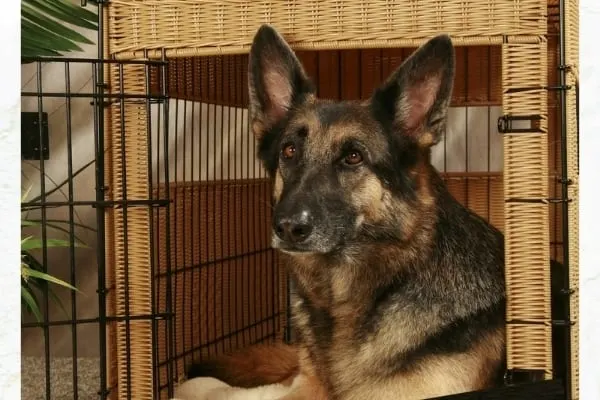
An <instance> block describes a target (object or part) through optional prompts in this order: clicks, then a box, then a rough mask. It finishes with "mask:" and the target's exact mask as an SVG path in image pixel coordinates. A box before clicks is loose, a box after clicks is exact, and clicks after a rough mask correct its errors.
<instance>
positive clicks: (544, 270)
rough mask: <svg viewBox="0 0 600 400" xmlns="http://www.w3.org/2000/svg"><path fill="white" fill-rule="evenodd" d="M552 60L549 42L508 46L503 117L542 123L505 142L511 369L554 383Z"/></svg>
mask: <svg viewBox="0 0 600 400" xmlns="http://www.w3.org/2000/svg"><path fill="white" fill-rule="evenodd" d="M547 58H548V56H547V47H546V41H545V40H541V41H540V42H539V43H537V44H516V43H510V42H509V43H506V44H505V45H504V46H503V62H504V65H503V68H502V80H503V88H504V98H503V110H504V113H505V114H509V115H514V116H528V115H539V116H540V117H541V120H540V121H539V122H538V123H537V124H534V126H537V128H538V132H537V133H526V134H505V137H504V198H505V199H506V200H507V202H506V203H505V217H506V219H505V225H504V226H505V234H506V237H505V253H506V283H507V319H508V320H509V322H510V323H509V325H508V328H507V351H508V360H507V362H508V368H523V369H542V370H545V371H546V377H547V378H550V377H551V374H552V354H551V325H550V318H551V317H550V271H549V269H550V260H549V249H548V240H549V234H548V231H549V229H548V228H549V226H548V222H549V221H548V206H547V205H546V204H545V199H547V198H548V144H547V114H546V113H547V93H546V91H545V90H544V88H543V87H544V86H545V85H547ZM512 88H519V89H522V88H528V90H524V91H523V90H518V91H510V89H512ZM511 199H515V200H517V201H516V202H513V201H511Z"/></svg>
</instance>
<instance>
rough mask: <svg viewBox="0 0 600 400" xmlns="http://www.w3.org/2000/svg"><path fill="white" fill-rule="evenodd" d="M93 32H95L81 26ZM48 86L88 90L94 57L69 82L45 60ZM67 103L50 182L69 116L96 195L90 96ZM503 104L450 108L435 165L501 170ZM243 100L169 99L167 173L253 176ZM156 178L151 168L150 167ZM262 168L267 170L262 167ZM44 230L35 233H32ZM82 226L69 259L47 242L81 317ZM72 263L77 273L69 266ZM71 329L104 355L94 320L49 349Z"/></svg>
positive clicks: (28, 106)
mask: <svg viewBox="0 0 600 400" xmlns="http://www.w3.org/2000/svg"><path fill="white" fill-rule="evenodd" d="M82 33H83V34H85V35H86V36H87V37H88V38H90V39H92V40H94V39H95V35H94V32H82ZM96 52H97V50H96V48H95V46H91V45H90V46H85V47H84V52H83V53H79V54H76V55H74V56H77V57H95V56H96ZM36 69H37V65H36V64H28V65H23V66H22V90H24V91H37V73H36ZM41 71H42V89H43V91H44V92H65V91H66V90H67V89H69V90H70V91H71V92H72V93H82V92H87V93H91V91H92V84H93V82H92V66H91V65H89V64H71V65H70V75H69V79H70V87H69V88H67V87H66V78H65V67H64V64H61V63H51V64H44V65H42V66H41ZM21 104H22V111H38V105H37V98H34V97H29V98H26V97H23V98H22V103H21ZM70 108H71V112H70V113H67V104H66V101H65V99H64V98H44V99H43V111H44V112H47V113H48V116H49V123H48V124H49V138H50V159H49V160H47V161H46V162H45V164H44V168H45V174H46V178H45V180H44V182H45V185H46V191H48V190H50V189H52V188H53V187H55V186H56V184H57V183H60V182H63V181H65V180H66V179H67V176H68V172H69V171H68V158H69V152H68V146H67V121H69V120H70V127H71V132H72V137H71V141H72V151H71V154H72V164H73V171H77V170H79V169H80V168H82V167H83V166H85V165H87V164H89V166H88V167H87V168H85V169H84V170H83V172H81V173H80V174H79V175H78V176H77V177H76V178H75V179H74V180H73V186H72V191H73V196H74V200H76V201H86V200H87V201H89V200H93V199H94V198H95V183H94V182H95V177H94V164H93V163H91V162H92V161H93V160H94V119H93V108H92V106H91V105H90V99H89V98H73V99H71V100H70ZM500 112H501V111H500V107H455V108H452V109H451V112H450V115H449V118H450V121H449V124H448V131H447V136H446V138H445V140H444V142H442V143H440V144H439V145H438V146H437V147H436V148H435V149H434V150H433V152H432V158H433V163H434V165H435V166H436V167H437V168H438V169H440V170H441V171H447V172H466V171H468V172H482V171H501V170H502V145H501V136H500V135H499V134H498V132H497V128H496V120H497V118H498V116H500ZM158 113H159V109H158V107H157V106H155V105H153V106H152V110H151V124H152V128H151V131H152V138H153V143H157V142H158V141H159V139H160V143H161V146H164V141H163V140H162V135H163V134H164V132H163V129H162V126H161V122H160V121H164V116H160V117H159V115H158ZM247 118H248V114H247V109H241V108H233V107H222V106H215V105H208V104H200V103H193V102H190V101H187V102H186V101H183V100H170V105H169V141H168V143H169V150H168V152H167V153H168V157H169V171H170V177H169V180H170V181H199V180H215V179H225V180H228V179H243V178H244V177H248V176H256V174H255V172H254V171H257V169H259V170H260V169H261V167H260V165H259V164H258V163H255V162H253V161H251V160H253V159H254V157H253V153H254V151H255V143H254V139H253V137H252V135H251V134H250V133H249V132H248V124H247ZM162 153H163V150H158V148H157V147H155V148H154V149H153V153H152V154H153V157H152V158H153V164H154V167H153V168H154V169H156V168H157V163H160V164H158V165H163V161H164V157H163V154H162ZM153 176H154V177H156V175H155V174H153ZM261 176H264V173H262V172H261ZM40 182H41V179H40V171H39V162H36V161H23V162H22V188H23V191H25V190H27V189H28V188H29V187H32V189H31V192H30V194H29V197H28V199H31V198H33V197H35V196H38V195H39V194H40ZM68 192H69V186H68V185H65V186H64V187H63V188H62V190H60V191H57V192H56V193H54V194H52V195H51V196H50V197H49V198H48V199H47V200H48V201H65V200H67V199H68ZM39 216H40V213H39V211H35V212H30V213H29V215H28V217H29V218H39ZM47 218H48V219H60V220H68V218H69V210H68V208H67V207H58V208H49V209H48V211H47ZM74 219H75V222H76V223H79V224H83V225H86V226H89V227H92V228H95V227H96V209H94V208H92V207H89V206H80V207H75V208H74ZM32 233H34V234H36V235H39V232H32ZM48 234H49V236H48V237H50V238H66V235H64V234H62V233H61V232H57V231H53V230H49V231H48ZM76 235H77V236H78V237H79V238H80V239H81V240H83V241H84V242H85V243H86V244H87V245H88V246H89V248H82V249H76V250H75V258H74V259H73V260H72V259H71V256H70V252H69V250H68V249H61V248H52V249H49V250H48V260H47V263H48V269H49V272H50V273H51V274H53V275H56V276H57V277H59V278H60V279H64V280H67V281H69V280H70V279H71V275H72V274H74V276H75V285H76V286H77V287H78V288H79V289H80V290H81V292H82V293H81V294H77V295H76V296H75V297H76V318H78V319H90V320H92V321H93V320H94V319H95V318H96V317H97V314H98V302H97V293H96V288H97V274H98V268H97V261H96V251H95V250H96V248H97V244H96V237H95V233H94V232H91V231H89V230H86V229H81V228H76ZM72 270H73V271H74V273H73V272H72ZM56 293H57V295H58V297H59V298H60V299H61V301H62V303H63V304H64V305H65V308H66V310H67V313H68V314H67V315H65V313H64V312H63V311H62V310H61V309H60V308H59V307H58V306H56V305H55V303H53V302H51V307H50V316H49V319H50V320H52V321H66V320H70V319H71V317H72V315H71V313H72V302H71V296H72V293H71V292H70V291H68V290H66V289H64V290H63V289H59V288H57V289H56ZM74 329H76V332H75V334H76V335H77V342H78V347H77V352H78V356H80V357H81V356H83V357H89V356H98V325H97V324H96V323H95V322H89V323H84V324H80V325H79V326H78V327H77V328H72V326H71V325H66V326H63V327H60V326H59V327H52V328H51V329H50V353H51V354H52V355H53V356H59V357H65V356H70V355H71V354H72V350H73V348H72V346H73V345H72V343H73V334H74ZM44 348H45V341H44V338H43V332H42V330H41V329H37V328H28V329H24V330H23V331H22V350H23V355H28V356H43V354H44Z"/></svg>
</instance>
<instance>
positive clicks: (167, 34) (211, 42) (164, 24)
mask: <svg viewBox="0 0 600 400" xmlns="http://www.w3.org/2000/svg"><path fill="white" fill-rule="evenodd" d="M108 8H109V31H110V33H109V41H110V43H111V54H112V55H114V56H116V57H117V58H132V57H139V56H142V55H149V56H151V57H160V56H161V55H162V50H166V55H167V56H169V57H185V56H195V55H216V54H226V53H229V54H231V53H244V52H247V50H248V48H249V45H250V42H251V40H252V37H253V36H254V34H255V32H256V29H257V28H258V26H260V25H261V24H263V23H270V24H272V25H274V26H275V27H276V28H277V29H279V30H280V31H281V33H282V34H284V35H285V36H286V38H289V39H288V40H289V41H290V44H291V45H292V46H293V47H294V48H296V49H321V50H323V49H341V48H381V47H414V46H416V45H418V44H419V43H421V42H422V41H423V40H424V39H425V38H428V37H431V36H433V35H435V34H437V33H439V32H446V33H448V34H450V35H451V36H452V37H453V38H455V41H456V42H457V44H490V43H491V42H494V43H495V44H499V43H501V40H502V35H520V36H531V37H536V36H539V35H543V34H544V33H545V30H546V1H545V0H519V1H515V0H491V1H490V0H413V1H406V0H321V1H317V0H311V1H296V0H291V1H290V0H288V1H260V2H256V1H248V0H236V1H215V0H194V1H191V0H128V1H127V0H112V1H111V2H110V3H108ZM158 49H160V51H157V50H158Z"/></svg>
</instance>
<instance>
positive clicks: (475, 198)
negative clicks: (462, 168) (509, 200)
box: [441, 172, 504, 231]
mask: <svg viewBox="0 0 600 400" xmlns="http://www.w3.org/2000/svg"><path fill="white" fill-rule="evenodd" d="M441 175H442V178H443V180H444V182H446V184H447V185H448V189H449V191H450V193H451V194H452V195H453V196H454V198H456V200H458V201H459V202H460V203H461V204H462V205H464V206H465V207H468V208H470V209H471V210H473V211H474V212H475V213H477V214H478V215H479V216H480V217H482V218H484V219H485V220H486V221H488V222H490V223H491V224H492V225H494V226H495V227H496V228H498V229H499V230H501V231H502V230H504V198H503V195H504V193H503V190H502V173H474V172H471V173H467V174H457V173H445V174H441Z"/></svg>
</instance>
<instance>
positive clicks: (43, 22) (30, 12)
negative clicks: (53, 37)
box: [21, 3, 94, 45]
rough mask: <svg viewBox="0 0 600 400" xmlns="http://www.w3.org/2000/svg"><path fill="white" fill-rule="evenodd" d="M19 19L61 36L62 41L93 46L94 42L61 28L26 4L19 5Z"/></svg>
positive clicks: (77, 33)
mask: <svg viewBox="0 0 600 400" xmlns="http://www.w3.org/2000/svg"><path fill="white" fill-rule="evenodd" d="M21 17H22V18H25V19H27V20H29V21H31V22H33V23H34V24H37V25H39V26H40V27H42V28H44V29H46V30H48V31H50V32H53V33H56V34H57V35H60V36H62V37H63V38H64V39H67V40H70V41H72V42H77V43H86V44H94V42H92V41H91V40H89V39H88V38H86V37H85V36H83V35H82V34H80V33H79V32H77V31H75V30H73V29H70V28H67V27H66V26H63V25H61V24H60V23H58V22H56V21H54V20H53V19H50V18H48V17H47V16H46V15H44V14H42V13H40V12H39V11H37V10H36V9H35V8H33V7H31V6H30V5H28V4H26V3H21ZM73 45H75V43H73Z"/></svg>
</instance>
